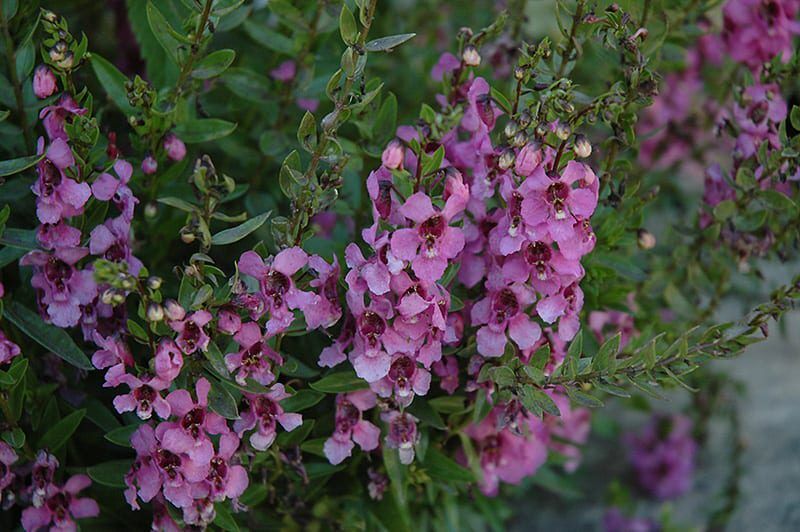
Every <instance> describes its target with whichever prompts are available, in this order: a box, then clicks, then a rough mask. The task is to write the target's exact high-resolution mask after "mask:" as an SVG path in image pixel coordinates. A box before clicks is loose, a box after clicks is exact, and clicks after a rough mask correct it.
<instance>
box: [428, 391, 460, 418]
mask: <svg viewBox="0 0 800 532" xmlns="http://www.w3.org/2000/svg"><path fill="white" fill-rule="evenodd" d="M428 403H429V404H430V405H431V406H432V407H433V408H434V409H435V410H436V411H437V412H441V413H442V414H461V413H463V412H465V411H466V409H467V407H466V405H465V401H464V397H463V396H461V395H445V396H442V397H435V398H433V399H431V400H429V401H428Z"/></svg>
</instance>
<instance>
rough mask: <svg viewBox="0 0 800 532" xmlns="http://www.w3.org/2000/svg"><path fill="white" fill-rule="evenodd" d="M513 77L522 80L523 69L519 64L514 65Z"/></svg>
mask: <svg viewBox="0 0 800 532" xmlns="http://www.w3.org/2000/svg"><path fill="white" fill-rule="evenodd" d="M514 79H516V80H517V81H522V80H523V79H525V69H524V68H522V67H521V66H519V65H517V66H515V67H514Z"/></svg>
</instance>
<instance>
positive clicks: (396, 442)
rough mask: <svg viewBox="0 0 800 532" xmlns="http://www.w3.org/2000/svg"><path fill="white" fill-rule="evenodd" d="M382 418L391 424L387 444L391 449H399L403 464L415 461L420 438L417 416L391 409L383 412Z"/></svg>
mask: <svg viewBox="0 0 800 532" xmlns="http://www.w3.org/2000/svg"><path fill="white" fill-rule="evenodd" d="M381 419H383V421H385V422H386V423H388V424H389V432H388V433H387V434H386V445H388V446H389V448H391V449H397V451H398V453H399V455H400V463H401V464H404V465H408V464H410V463H411V462H413V461H414V454H415V452H414V447H415V446H416V445H417V441H418V440H419V433H418V432H417V418H415V417H414V416H412V415H411V414H409V413H407V412H397V411H395V410H390V411H388V412H384V413H383V414H381Z"/></svg>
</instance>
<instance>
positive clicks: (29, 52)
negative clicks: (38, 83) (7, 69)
mask: <svg viewBox="0 0 800 532" xmlns="http://www.w3.org/2000/svg"><path fill="white" fill-rule="evenodd" d="M16 61H17V77H18V78H19V79H20V80H21V81H23V80H26V79H28V76H30V74H31V71H33V65H34V63H35V62H36V47H35V46H34V45H33V42H31V41H27V42H26V43H25V44H23V45H22V46H21V47H20V48H18V49H17V52H16Z"/></svg>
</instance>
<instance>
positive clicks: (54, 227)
mask: <svg viewBox="0 0 800 532" xmlns="http://www.w3.org/2000/svg"><path fill="white" fill-rule="evenodd" d="M36 240H37V241H38V242H39V244H40V245H41V246H42V247H43V248H44V249H51V250H52V249H56V248H75V247H78V246H80V245H81V230H80V229H78V228H76V227H72V226H71V225H67V224H66V223H64V221H63V220H61V221H59V222H58V223H56V224H41V225H40V226H39V228H38V229H37V231H36Z"/></svg>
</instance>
